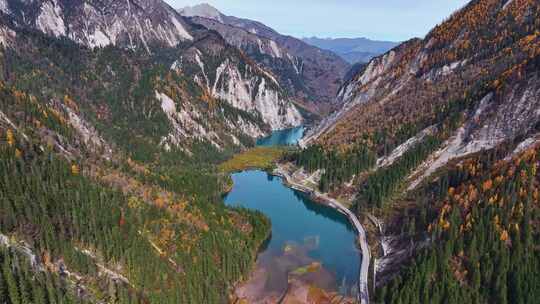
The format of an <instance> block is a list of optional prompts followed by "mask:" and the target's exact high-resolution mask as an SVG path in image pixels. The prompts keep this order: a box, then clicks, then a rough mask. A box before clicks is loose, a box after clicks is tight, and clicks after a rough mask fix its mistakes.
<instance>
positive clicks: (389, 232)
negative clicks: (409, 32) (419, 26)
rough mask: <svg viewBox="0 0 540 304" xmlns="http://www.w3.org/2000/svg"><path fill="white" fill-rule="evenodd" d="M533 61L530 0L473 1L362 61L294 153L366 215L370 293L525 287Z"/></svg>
mask: <svg viewBox="0 0 540 304" xmlns="http://www.w3.org/2000/svg"><path fill="white" fill-rule="evenodd" d="M539 71H540V4H539V3H538V1H530V0H512V1H499V0H475V1H471V2H470V3H469V4H468V5H467V6H466V7H464V8H463V9H461V10H459V11H457V12H456V13H455V14H453V15H452V16H451V17H450V18H449V19H448V20H447V21H445V22H444V23H442V24H441V25H439V26H437V27H436V28H435V29H433V30H432V31H431V32H430V33H429V34H428V35H427V36H426V38H425V39H413V40H410V41H407V42H405V43H403V44H402V45H400V46H398V47H396V48H394V49H392V50H391V51H389V52H387V53H386V54H384V55H382V56H380V57H377V58H375V59H373V60H372V61H371V62H370V63H369V64H368V65H366V66H365V67H363V68H361V69H360V71H359V72H358V73H357V74H356V75H355V76H354V77H352V78H351V79H350V80H348V82H347V83H346V84H345V85H344V86H343V87H342V88H341V90H340V93H339V95H338V98H340V99H341V100H342V101H343V103H344V107H343V108H342V109H341V110H339V111H336V112H335V113H333V114H332V115H331V116H330V117H328V118H327V119H326V120H325V121H323V122H322V123H321V124H320V125H319V126H317V127H316V128H314V129H313V130H311V131H310V132H309V134H308V136H307V137H306V138H305V139H304V142H303V144H304V145H305V146H307V149H305V150H303V151H300V152H298V153H297V154H296V155H292V156H291V158H290V160H291V161H293V162H294V163H295V164H296V165H297V166H299V167H303V169H304V170H306V171H310V172H312V173H318V174H312V175H313V176H318V177H319V178H318V182H319V188H320V189H321V190H323V191H325V192H329V193H330V194H331V195H332V196H334V197H338V198H340V199H342V200H345V201H349V202H350V203H351V204H352V205H353V208H354V209H356V211H357V212H358V214H359V215H362V216H363V217H364V218H365V221H364V224H365V225H366V226H368V227H370V228H369V230H370V232H371V234H372V236H373V239H372V250H373V251H374V255H375V256H378V259H376V260H375V265H374V267H375V270H376V276H375V279H376V286H378V287H379V288H378V289H377V293H376V294H377V300H378V301H381V302H389V303H396V302H401V303H464V302H466V303H507V302H510V303H518V302H521V303H533V302H534V301H535V300H534V299H533V298H531V297H530V296H531V295H533V297H535V296H536V295H538V286H539V285H538V282H537V280H536V279H531V281H529V282H527V280H526V279H524V278H532V277H535V276H536V275H535V274H534V272H535V271H536V269H537V265H538V262H539V257H540V255H539V252H538V244H537V243H535V242H531V241H530V240H531V239H532V238H535V236H537V235H538V233H539V231H540V226H539V225H538V223H539V222H538V216H539V208H538V204H537V201H538V199H537V198H536V192H537V190H536V187H537V185H538V176H537V172H536V168H537V166H538V165H539V164H538V161H537V154H538V144H539V137H538V132H539V131H540V130H539V128H538V126H539V125H540V110H539V109H540V74H539ZM516 172H518V173H516ZM524 209H527V210H528V211H527V212H522V210H524ZM525 230H527V232H525ZM488 252H489V253H488ZM415 256H416V258H414V261H412V262H411V258H412V257H415ZM479 256H482V258H481V259H479ZM409 262H411V263H409ZM404 264H405V265H407V266H406V268H407V270H406V271H402V272H399V270H400V269H401V267H402V266H403V265H404ZM494 265H498V266H496V267H498V269H497V271H495V272H493V271H492V270H493V267H494ZM523 265H529V266H527V267H524V266H523ZM527 269H535V270H533V271H532V272H529V270H527ZM396 273H399V277H398V278H395V275H396ZM394 278H395V279H394ZM387 284H390V285H388V286H387V287H386V288H384V286H386V285H387Z"/></svg>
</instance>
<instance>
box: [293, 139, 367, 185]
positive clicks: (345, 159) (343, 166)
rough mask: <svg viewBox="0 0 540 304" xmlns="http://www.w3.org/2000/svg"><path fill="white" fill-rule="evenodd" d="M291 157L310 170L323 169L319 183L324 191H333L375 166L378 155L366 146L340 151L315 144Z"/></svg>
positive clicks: (298, 164)
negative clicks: (326, 149)
mask: <svg viewBox="0 0 540 304" xmlns="http://www.w3.org/2000/svg"><path fill="white" fill-rule="evenodd" d="M289 157H290V159H292V160H294V162H295V163H296V165H297V166H300V167H303V168H304V169H305V170H307V171H308V172H314V171H317V170H323V174H322V176H321V181H320V184H319V188H320V190H321V191H323V192H328V191H333V190H335V189H336V188H337V187H339V186H340V185H342V184H343V183H345V182H349V181H350V180H351V179H352V178H353V177H354V176H356V175H358V174H360V173H362V172H364V171H366V170H368V169H370V168H371V167H373V166H374V165H375V163H376V161H377V158H376V155H375V154H374V153H373V152H371V151H370V150H369V149H368V148H366V147H365V146H356V147H354V148H353V149H352V150H350V151H347V152H344V153H340V152H336V151H334V150H330V151H325V150H324V149H323V148H322V147H321V146H319V145H313V146H310V147H308V148H306V149H304V150H302V151H299V152H296V153H293V155H291V156H289Z"/></svg>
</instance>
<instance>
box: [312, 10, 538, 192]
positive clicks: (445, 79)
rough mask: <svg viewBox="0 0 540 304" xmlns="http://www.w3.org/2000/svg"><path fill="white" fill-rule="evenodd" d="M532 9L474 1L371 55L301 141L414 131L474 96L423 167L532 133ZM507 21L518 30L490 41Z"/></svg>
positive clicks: (337, 141)
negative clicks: (417, 35)
mask: <svg viewBox="0 0 540 304" xmlns="http://www.w3.org/2000/svg"><path fill="white" fill-rule="evenodd" d="M538 9H539V7H538V2H535V1H525V0H524V1H518V2H516V1H513V2H511V3H509V4H506V5H504V8H503V4H502V3H501V1H492V0H484V1H476V2H473V3H471V4H469V5H468V6H467V7H465V8H464V9H462V10H460V11H458V12H456V13H455V14H454V15H453V16H452V17H451V18H450V19H449V20H448V21H447V22H445V23H443V24H442V25H440V26H438V27H437V28H435V29H434V30H433V31H432V32H431V33H430V34H428V36H427V37H426V38H425V39H424V40H420V39H413V40H411V41H408V42H406V43H404V44H402V45H400V46H398V47H396V48H395V49H393V50H391V51H389V52H388V53H386V54H384V55H382V56H380V57H377V58H375V59H373V60H372V61H371V62H370V63H369V64H368V65H367V66H366V67H365V68H363V69H361V70H360V71H359V72H358V74H356V76H354V77H352V78H351V79H350V80H349V81H348V82H347V83H345V84H344V85H343V86H342V88H341V89H340V91H339V93H338V99H339V100H341V101H342V102H343V104H344V106H343V107H342V109H340V110H339V111H337V112H335V113H334V114H333V115H331V116H329V117H328V118H327V119H325V121H323V122H322V123H321V124H320V125H319V126H317V127H316V128H315V129H313V130H311V131H310V132H309V133H308V135H307V137H306V138H305V139H304V141H303V144H304V145H306V144H310V143H313V142H320V143H323V144H325V145H329V146H336V145H348V144H351V143H353V142H355V141H357V140H359V139H360V138H361V137H362V136H363V135H366V134H373V133H375V132H377V131H380V130H387V131H389V135H390V136H392V135H393V134H392V132H396V131H397V130H400V128H403V127H404V126H406V125H415V126H418V127H420V129H419V131H420V130H422V129H423V128H426V127H428V126H430V125H432V123H433V122H436V119H434V118H433V117H435V115H436V114H435V113H437V111H439V110H440V108H441V107H446V106H448V104H449V103H452V102H458V103H459V102H460V100H466V99H473V100H471V103H472V104H474V105H475V107H474V108H473V109H468V110H467V111H465V112H464V115H466V117H467V119H466V121H465V124H464V125H463V126H462V128H460V129H459V130H457V131H455V133H454V134H453V136H452V138H451V139H450V140H449V141H448V142H447V143H446V144H445V147H444V151H439V152H437V153H436V155H435V156H434V159H433V160H431V163H430V165H429V166H426V168H428V167H429V168H431V169H430V170H428V171H427V172H426V174H427V175H429V174H430V172H433V171H434V170H435V169H436V168H438V167H441V166H444V165H445V164H446V163H447V162H448V160H450V159H452V158H456V157H461V156H464V155H468V154H471V153H474V152H478V151H481V150H482V149H490V148H493V147H495V146H497V145H499V144H501V143H502V142H504V141H508V140H513V139H515V138H516V137H518V136H520V135H527V134H528V133H529V132H533V131H534V130H533V129H534V128H535V125H536V124H537V123H538V122H539V121H540V116H538V108H539V106H540V105H539V102H540V94H539V91H538V86H539V85H540V84H539V83H540V80H539V78H538V71H537V68H536V67H537V66H538V63H537V62H538V56H539V52H538V49H539V47H538V46H539V45H540V37H539V35H538V28H539V27H540V23H539V21H538V20H536V19H535V18H532V16H535V14H537V13H538ZM487 12H489V13H487ZM535 12H536V13H535ZM510 15H511V16H514V18H516V20H515V21H514V23H511V22H509V21H508V20H510V19H509V18H510V17H509V16H510ZM515 16H518V17H515ZM472 20H475V21H474V22H473V21H472ZM510 27H513V28H516V27H518V28H520V31H518V32H519V37H514V39H513V40H505V39H502V38H500V39H498V40H496V41H492V40H493V39H492V38H489V37H491V36H489V34H487V33H493V32H497V33H505V31H507V30H508V28H510ZM488 36H489V37H488ZM490 39H491V40H490ZM461 102H465V101H461ZM379 152H380V151H379ZM413 186H414V185H413Z"/></svg>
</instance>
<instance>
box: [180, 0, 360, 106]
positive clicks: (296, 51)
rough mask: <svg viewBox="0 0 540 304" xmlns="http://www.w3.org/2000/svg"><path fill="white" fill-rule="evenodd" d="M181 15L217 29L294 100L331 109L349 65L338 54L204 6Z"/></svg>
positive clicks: (257, 23)
mask: <svg viewBox="0 0 540 304" xmlns="http://www.w3.org/2000/svg"><path fill="white" fill-rule="evenodd" d="M180 12H181V14H183V15H184V16H189V17H191V20H192V21H193V22H195V23H197V24H201V25H203V26H205V27H206V28H209V29H212V30H215V31H217V32H219V33H220V34H221V35H222V36H223V37H224V38H225V40H226V41H227V42H228V43H229V44H231V45H234V46H236V47H237V48H239V49H241V50H243V51H244V53H245V54H247V55H248V56H249V57H250V58H251V59H252V60H254V61H256V62H257V63H258V64H259V65H261V66H263V67H264V68H265V69H267V70H269V71H271V72H272V74H274V75H275V77H276V79H277V80H278V82H279V83H280V85H281V86H282V87H283V89H284V90H286V91H287V92H288V93H289V94H290V95H292V96H294V97H295V99H297V101H300V102H303V103H304V104H307V105H308V106H310V107H315V108H317V109H318V110H320V111H322V112H325V111H326V110H328V109H330V108H332V106H331V104H332V103H333V102H334V101H335V98H334V97H335V95H336V93H337V90H338V88H339V85H340V83H341V81H342V78H343V77H344V75H345V73H346V72H347V70H348V68H349V65H348V64H347V63H346V62H345V61H344V60H343V59H341V58H340V57H339V56H337V55H335V54H333V53H331V52H329V51H324V50H321V49H318V48H316V47H313V46H311V45H308V44H307V43H304V42H303V41H301V40H299V39H296V38H293V37H289V36H284V35H281V34H279V33H277V32H276V31H274V30H273V29H271V28H269V27H267V26H265V25H263V24H262V23H259V22H256V21H252V20H246V19H240V18H236V17H232V16H225V15H223V14H221V13H220V12H219V11H218V10H216V9H215V8H212V7H211V6H208V5H201V6H195V7H188V8H184V9H182V10H180Z"/></svg>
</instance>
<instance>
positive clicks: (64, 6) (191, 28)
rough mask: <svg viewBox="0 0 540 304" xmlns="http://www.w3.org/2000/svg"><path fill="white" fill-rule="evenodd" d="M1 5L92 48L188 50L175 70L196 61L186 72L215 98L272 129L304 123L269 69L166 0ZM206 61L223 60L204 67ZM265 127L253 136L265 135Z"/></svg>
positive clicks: (24, 22) (27, 23) (13, 1)
mask: <svg viewBox="0 0 540 304" xmlns="http://www.w3.org/2000/svg"><path fill="white" fill-rule="evenodd" d="M0 9H1V10H2V12H3V13H4V14H6V15H7V16H9V18H10V19H11V20H14V21H15V24H16V25H17V26H19V27H25V28H31V29H35V30H38V31H41V32H43V33H45V34H47V35H50V36H54V37H58V38H61V37H67V38H69V39H71V40H73V41H75V42H77V43H79V44H81V45H85V46H87V47H89V48H95V47H106V46H117V47H120V48H124V49H129V50H134V51H139V50H142V51H143V52H146V53H147V54H149V55H153V54H155V53H161V52H163V50H166V49H179V50H185V51H186V52H185V54H180V55H179V56H178V58H177V60H176V63H175V64H173V65H172V66H171V68H172V69H174V70H177V71H181V68H180V66H181V63H182V62H183V60H185V65H184V67H186V66H187V65H188V64H189V63H190V62H191V63H193V64H194V65H195V66H196V67H197V70H194V69H191V70H190V69H189V68H186V69H184V70H183V72H186V71H188V70H189V72H192V73H193V74H192V77H193V78H194V80H195V81H196V82H197V83H199V84H200V85H201V87H203V88H204V89H207V90H208V91H209V92H210V94H211V95H212V96H213V97H214V98H221V99H223V100H226V101H228V102H229V103H230V104H231V105H232V106H233V107H235V108H238V109H240V110H242V111H246V112H249V113H251V114H253V115H254V116H256V117H260V118H261V120H262V122H263V123H264V124H265V125H266V126H269V128H270V129H273V130H275V129H283V128H287V127H292V126H297V125H299V124H301V123H302V120H303V118H302V117H301V115H300V113H299V112H298V110H297V109H296V107H295V106H294V105H293V104H292V102H291V100H290V98H288V97H287V94H286V93H285V92H284V90H283V88H282V87H281V85H280V84H278V83H276V81H275V79H274V76H273V75H272V74H271V73H270V72H267V71H266V70H264V69H263V68H261V67H258V66H256V65H255V64H253V62H252V61H250V60H247V59H246V58H244V57H243V55H242V54H241V53H240V52H234V51H231V50H230V48H231V47H230V46H229V45H227V43H226V42H225V41H224V40H223V39H221V38H213V39H208V37H210V36H212V35H213V34H211V33H209V31H208V30H206V29H201V28H200V26H197V25H193V24H191V23H190V22H189V21H186V20H185V19H184V17H182V16H181V15H180V14H179V13H178V12H176V11H175V10H174V9H173V8H171V7H170V6H169V5H167V4H166V3H165V2H163V1H161V0H122V1H112V0H105V1H91V0H76V1H71V0H70V1H68V0H38V1H32V2H25V1H20V0H1V2H0ZM215 50H219V51H218V52H215ZM203 53H204V56H203ZM220 56H221V57H220ZM227 56H229V57H227ZM231 56H232V57H231ZM233 57H235V58H233ZM205 62H212V63H215V62H218V63H219V64H216V65H213V66H210V65H208V64H206V66H205ZM234 65H237V66H234ZM220 66H221V70H220V71H219V72H216V69H218V68H220ZM199 68H200V69H199ZM205 69H206V70H205ZM206 78H211V79H206ZM203 79H204V81H202V80H203ZM209 81H211V82H212V83H211V84H210V83H209ZM271 83H272V85H269V84H271ZM263 129H264V128H259V131H254V130H251V131H250V132H249V134H248V135H249V136H254V135H257V136H260V135H261V134H264V133H265V131H264V130H263Z"/></svg>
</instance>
